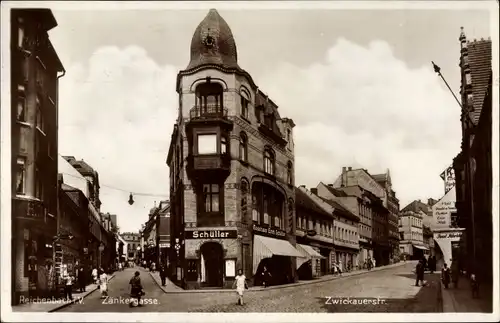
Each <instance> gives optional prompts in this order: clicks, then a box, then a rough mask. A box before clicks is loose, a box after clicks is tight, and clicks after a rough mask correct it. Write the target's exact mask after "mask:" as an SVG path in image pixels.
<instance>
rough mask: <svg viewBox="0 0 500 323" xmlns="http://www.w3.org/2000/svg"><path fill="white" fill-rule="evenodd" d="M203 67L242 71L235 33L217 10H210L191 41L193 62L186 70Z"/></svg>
mask: <svg viewBox="0 0 500 323" xmlns="http://www.w3.org/2000/svg"><path fill="white" fill-rule="evenodd" d="M202 65H218V66H221V67H223V68H226V69H240V67H239V66H238V58H237V52H236V43H235V41H234V37H233V33H232V32H231V29H230V28H229V25H228V24H227V23H226V21H225V20H224V19H223V18H222V17H221V16H220V15H219V13H218V12H217V10H215V9H210V11H209V12H208V14H207V16H206V17H205V19H203V21H202V22H201V23H200V24H199V25H198V27H197V28H196V31H195V32H194V35H193V38H192V40H191V61H190V62H189V65H188V67H187V68H186V70H191V69H194V68H197V67H200V66H202Z"/></svg>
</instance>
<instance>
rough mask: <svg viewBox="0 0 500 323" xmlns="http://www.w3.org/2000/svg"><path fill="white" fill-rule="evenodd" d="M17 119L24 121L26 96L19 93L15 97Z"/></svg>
mask: <svg viewBox="0 0 500 323" xmlns="http://www.w3.org/2000/svg"><path fill="white" fill-rule="evenodd" d="M17 120H18V121H23V122H25V121H26V98H25V97H24V94H23V95H20V96H19V97H18V99H17Z"/></svg>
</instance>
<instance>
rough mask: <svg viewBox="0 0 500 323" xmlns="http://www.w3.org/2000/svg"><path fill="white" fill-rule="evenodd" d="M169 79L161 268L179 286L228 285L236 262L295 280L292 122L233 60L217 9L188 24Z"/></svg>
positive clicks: (279, 280)
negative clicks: (167, 231) (167, 209)
mask: <svg viewBox="0 0 500 323" xmlns="http://www.w3.org/2000/svg"><path fill="white" fill-rule="evenodd" d="M176 87H177V88H176V90H177V92H178V94H179V110H178V113H179V116H178V119H177V122H176V124H175V125H174V129H173V133H172V137H171V143H170V148H169V152H168V157H167V164H168V166H169V168H170V201H171V235H170V236H171V246H172V248H171V255H170V257H169V258H170V259H171V262H170V264H169V275H170V278H171V279H172V281H174V282H175V283H176V284H178V285H180V286H182V287H184V288H188V289H193V288H212V287H219V288H220V287H222V288H230V287H231V285H232V283H233V281H234V277H235V276H236V275H237V271H238V269H242V270H243V272H244V274H245V276H246V277H247V278H249V282H250V284H260V282H259V281H258V280H256V277H258V276H260V275H259V273H260V272H261V271H262V270H263V268H264V267H266V268H267V269H268V270H269V271H270V272H271V274H272V277H273V278H272V279H273V280H272V282H271V284H284V283H288V282H293V281H295V280H296V257H300V256H301V254H300V253H299V251H298V250H297V249H296V248H295V244H296V243H295V234H294V233H295V227H294V223H295V221H294V217H295V208H294V206H295V202H294V199H295V191H294V147H293V127H294V123H293V121H292V120H291V119H288V118H284V117H281V116H280V114H279V113H278V106H277V105H276V104H274V103H273V101H272V100H271V99H269V98H268V97H267V96H266V95H265V94H264V93H263V92H262V91H261V90H259V88H258V87H257V85H256V84H255V83H254V81H253V79H252V77H251V76H250V74H248V73H247V72H246V71H245V70H243V69H242V68H241V67H240V66H239V65H238V62H237V51H236V43H235V40H234V38H233V35H232V32H231V30H230V28H229V26H228V24H227V23H226V22H225V21H224V19H223V18H222V17H221V16H220V15H219V13H218V12H217V11H216V10H214V9H212V10H210V11H209V13H208V14H207V16H206V17H205V18H204V20H203V21H202V22H201V23H200V24H199V25H198V27H197V28H196V30H195V33H194V35H193V38H192V41H191V60H190V62H189V65H188V66H187V67H186V69H185V70H182V71H180V72H179V73H178V76H177V85H176Z"/></svg>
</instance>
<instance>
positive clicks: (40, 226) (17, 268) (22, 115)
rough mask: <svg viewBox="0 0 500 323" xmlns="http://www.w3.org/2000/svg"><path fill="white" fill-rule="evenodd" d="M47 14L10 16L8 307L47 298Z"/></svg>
mask: <svg viewBox="0 0 500 323" xmlns="http://www.w3.org/2000/svg"><path fill="white" fill-rule="evenodd" d="M56 26H57V22H56V20H55V18H54V16H53V14H52V12H51V10H49V9H12V10H11V35H10V36H11V46H10V49H11V93H12V95H11V151H12V160H11V170H12V239H13V240H12V260H11V264H12V267H11V269H12V289H11V290H12V303H14V304H17V302H18V301H19V297H20V296H21V295H23V296H28V295H29V296H38V295H46V294H47V293H49V291H48V290H47V284H46V283H45V282H46V281H47V280H48V279H49V272H51V271H52V270H53V253H52V250H51V248H49V247H48V246H52V243H53V238H54V237H55V236H56V235H57V223H56V222H57V219H56V218H57V203H58V200H57V190H58V188H57V163H58V159H57V154H58V137H57V120H58V119H57V116H58V88H59V86H58V81H59V78H60V77H61V76H62V75H64V74H59V73H60V72H63V73H64V67H63V65H62V64H61V61H60V60H59V58H58V56H57V53H56V51H55V49H54V47H53V46H52V44H51V42H50V39H49V36H48V31H49V30H51V29H52V28H54V27H56Z"/></svg>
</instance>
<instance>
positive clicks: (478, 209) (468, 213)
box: [453, 30, 493, 282]
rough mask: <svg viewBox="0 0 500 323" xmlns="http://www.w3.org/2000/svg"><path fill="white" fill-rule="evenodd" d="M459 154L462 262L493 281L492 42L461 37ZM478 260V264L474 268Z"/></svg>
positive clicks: (467, 267) (458, 215) (458, 214)
mask: <svg viewBox="0 0 500 323" xmlns="http://www.w3.org/2000/svg"><path fill="white" fill-rule="evenodd" d="M459 41H460V47H461V49H460V70H461V89H460V94H461V103H462V114H461V119H460V121H461V125H462V146H461V152H460V153H459V154H458V156H457V157H456V158H455V159H454V162H453V168H454V171H455V174H456V198H457V203H456V207H457V221H458V225H459V226H460V227H462V228H464V229H465V234H463V235H462V236H461V246H462V252H461V256H460V266H461V267H463V268H464V269H465V270H467V271H468V272H472V271H474V272H476V273H477V274H478V275H477V276H478V278H479V277H480V278H479V279H481V280H485V281H489V282H491V281H492V279H493V256H492V253H493V250H492V243H493V231H492V230H493V229H492V228H493V226H492V224H493V222H492V161H491V158H492V154H491V150H492V145H491V144H492V135H491V128H492V121H491V120H492V118H491V117H492V103H493V101H492V99H491V91H492V83H491V82H492V63H491V60H492V47H491V46H492V45H491V40H490V39H488V40H485V39H481V40H474V41H468V40H467V38H466V36H465V33H464V31H463V30H462V32H461V34H460V37H459ZM478 262H480V263H481V265H480V266H478V265H477V264H478Z"/></svg>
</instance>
